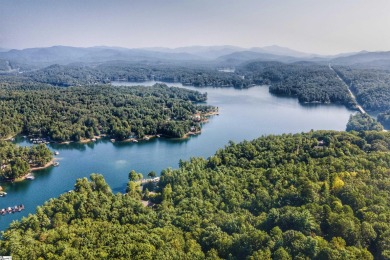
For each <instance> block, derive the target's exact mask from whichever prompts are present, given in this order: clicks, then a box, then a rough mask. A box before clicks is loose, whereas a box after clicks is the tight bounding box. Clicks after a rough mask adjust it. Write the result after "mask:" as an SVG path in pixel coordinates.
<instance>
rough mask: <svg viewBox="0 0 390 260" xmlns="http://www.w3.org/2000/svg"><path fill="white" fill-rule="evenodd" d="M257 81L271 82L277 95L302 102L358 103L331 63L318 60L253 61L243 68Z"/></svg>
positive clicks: (246, 75) (248, 77) (250, 78)
mask: <svg viewBox="0 0 390 260" xmlns="http://www.w3.org/2000/svg"><path fill="white" fill-rule="evenodd" d="M241 72H242V73H244V74H245V78H246V79H248V80H250V81H252V82H253V83H254V84H267V85H270V87H269V90H270V92H271V93H274V94H276V95H285V96H296V97H298V100H299V102H301V103H336V104H343V105H345V106H347V107H350V108H353V107H354V106H355V104H354V102H353V100H352V98H351V96H350V95H349V92H348V89H347V87H346V86H345V85H344V84H343V83H342V82H341V81H340V80H339V79H338V78H337V74H336V73H334V72H333V71H332V70H331V69H330V68H329V67H328V66H324V65H317V64H314V63H295V64H284V63H280V62H252V63H249V64H246V65H245V66H244V67H243V68H241Z"/></svg>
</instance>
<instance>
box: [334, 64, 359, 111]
mask: <svg viewBox="0 0 390 260" xmlns="http://www.w3.org/2000/svg"><path fill="white" fill-rule="evenodd" d="M329 69H331V70H332V71H333V72H334V73H336V75H337V78H339V80H341V82H343V83H344V85H346V86H347V89H348V91H349V94H350V95H351V97H352V99H353V100H354V101H355V103H356V108H357V109H358V110H359V111H360V113H362V114H366V111H365V110H364V109H363V107H362V106H361V105H359V103H358V102H357V100H356V97H355V95H354V94H353V93H352V91H351V89H350V88H349V86H348V84H347V83H346V82H345V81H344V80H343V79H342V78H341V77H340V76H339V74H337V72H336V71H335V70H334V69H333V68H332V66H331V65H330V63H329Z"/></svg>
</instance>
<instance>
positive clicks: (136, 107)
mask: <svg viewBox="0 0 390 260" xmlns="http://www.w3.org/2000/svg"><path fill="white" fill-rule="evenodd" d="M4 85H5V86H3V87H2V88H1V89H0V111H1V113H0V137H1V138H6V137H8V136H12V135H15V134H19V133H24V134H28V135H35V136H44V137H49V138H50V139H51V140H53V141H70V140H72V141H79V140H82V139H86V138H93V137H94V136H99V135H101V134H105V135H108V136H110V137H111V138H116V139H120V140H123V139H126V138H129V137H131V136H133V137H137V138H143V137H144V136H145V135H156V134H162V135H166V136H169V137H182V136H183V135H185V134H186V133H188V132H189V131H191V129H196V130H199V129H200V124H199V122H198V121H199V120H195V117H194V116H195V115H203V114H205V113H206V112H210V111H213V110H214V109H215V108H213V107H211V106H206V105H198V104H196V103H198V102H204V101H205V100H206V99H207V94H206V93H204V94H202V93H200V92H197V91H191V90H186V89H180V88H174V87H167V86H166V85H158V84H157V85H155V86H153V87H142V86H138V87H112V86H109V85H94V86H83V87H69V88H60V87H52V86H45V85H39V84H38V87H37V86H36V85H35V84H32V85H25V84H20V86H8V85H6V84H4ZM11 85H14V84H11Z"/></svg>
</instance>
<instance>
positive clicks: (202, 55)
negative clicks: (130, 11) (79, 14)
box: [0, 45, 390, 68]
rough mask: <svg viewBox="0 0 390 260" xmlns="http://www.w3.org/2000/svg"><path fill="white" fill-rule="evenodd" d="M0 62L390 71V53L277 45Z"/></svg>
mask: <svg viewBox="0 0 390 260" xmlns="http://www.w3.org/2000/svg"><path fill="white" fill-rule="evenodd" d="M0 60H4V61H8V62H10V63H12V64H19V65H20V66H23V65H28V66H31V67H45V66H49V65H53V64H60V65H67V64H75V63H76V64H82V63H84V64H99V63H105V62H113V61H116V62H132V63H154V64H165V63H177V64H195V63H196V64H203V65H204V64H214V65H218V64H220V65H232V66H235V65H237V64H240V63H243V62H247V61H252V60H260V61H279V62H287V63H290V62H298V61H310V62H317V63H321V64H327V63H329V62H331V63H332V64H338V65H357V64H360V65H362V66H374V67H386V68H390V52H367V51H362V52H359V53H342V54H338V55H333V56H321V55H317V54H310V53H304V52H300V51H296V50H293V49H290V48H286V47H281V46H277V45H271V46H265V47H253V48H242V47H236V46H231V45H221V46H188V47H179V48H172V49H171V48H162V47H155V48H139V49H127V48H122V47H107V46H96V47H70V46H52V47H43V48H28V49H23V50H8V51H7V50H4V49H0Z"/></svg>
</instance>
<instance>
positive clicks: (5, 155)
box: [0, 141, 53, 181]
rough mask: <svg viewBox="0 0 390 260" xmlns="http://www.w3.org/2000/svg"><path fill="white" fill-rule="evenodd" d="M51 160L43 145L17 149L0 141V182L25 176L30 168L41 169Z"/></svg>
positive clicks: (17, 147) (51, 155)
mask: <svg viewBox="0 0 390 260" xmlns="http://www.w3.org/2000/svg"><path fill="white" fill-rule="evenodd" d="M52 159H53V154H52V153H51V151H50V150H49V148H47V147H46V145H44V144H40V145H34V146H32V147H19V146H17V145H14V144H13V143H10V142H7V141H0V180H3V181H4V180H14V179H16V178H19V177H21V176H24V175H26V174H27V173H28V172H29V171H30V168H31V167H41V166H44V165H46V164H47V163H48V162H50V161H51V160H52Z"/></svg>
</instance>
